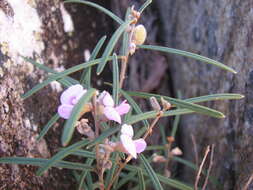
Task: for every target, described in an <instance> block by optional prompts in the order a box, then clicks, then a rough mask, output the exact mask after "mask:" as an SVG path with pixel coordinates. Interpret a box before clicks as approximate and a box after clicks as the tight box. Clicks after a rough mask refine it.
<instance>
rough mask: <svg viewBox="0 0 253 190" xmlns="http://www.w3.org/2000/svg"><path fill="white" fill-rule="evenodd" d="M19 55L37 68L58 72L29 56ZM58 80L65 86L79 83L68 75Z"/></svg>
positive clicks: (48, 71)
mask: <svg viewBox="0 0 253 190" xmlns="http://www.w3.org/2000/svg"><path fill="white" fill-rule="evenodd" d="M21 57H22V58H23V59H24V60H25V61H27V62H29V63H31V64H33V65H34V66H36V67H38V68H39V69H41V70H43V71H46V72H47V73H53V74H57V73H58V72H57V71H55V70H53V69H51V68H49V67H47V66H45V65H44V64H40V63H38V62H36V61H34V60H33V59H30V58H27V57H23V56H21ZM59 82H60V83H61V84H63V85H64V86H66V87H69V86H71V85H73V84H78V83H79V82H78V81H77V80H75V79H73V78H71V77H69V76H66V77H64V78H62V79H60V80H59Z"/></svg>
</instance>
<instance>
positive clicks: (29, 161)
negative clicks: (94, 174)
mask: <svg viewBox="0 0 253 190" xmlns="http://www.w3.org/2000/svg"><path fill="white" fill-rule="evenodd" d="M48 161H49V160H48V159H45V158H24V157H6V158H0V163H2V164H22V165H32V166H43V164H44V163H46V162H48ZM52 166H53V167H57V168H66V169H72V170H88V171H92V170H93V168H92V167H91V166H89V165H87V164H80V163H74V162H69V161H59V162H57V163H54V164H53V165H52Z"/></svg>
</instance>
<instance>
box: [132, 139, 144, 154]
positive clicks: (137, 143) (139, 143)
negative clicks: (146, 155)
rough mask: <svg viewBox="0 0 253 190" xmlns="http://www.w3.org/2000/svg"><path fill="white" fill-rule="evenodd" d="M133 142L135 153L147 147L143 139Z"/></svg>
mask: <svg viewBox="0 0 253 190" xmlns="http://www.w3.org/2000/svg"><path fill="white" fill-rule="evenodd" d="M134 144H135V148H136V152H137V153H141V152H143V151H144V150H145V149H146V147H147V143H146V141H145V140H144V139H137V140H134Z"/></svg>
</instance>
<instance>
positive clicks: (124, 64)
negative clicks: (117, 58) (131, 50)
mask: <svg viewBox="0 0 253 190" xmlns="http://www.w3.org/2000/svg"><path fill="white" fill-rule="evenodd" d="M127 62H128V55H126V56H125V58H124V59H122V64H121V65H122V66H121V69H120V80H119V87H120V88H122V86H123V83H124V80H125V75H126V70H127Z"/></svg>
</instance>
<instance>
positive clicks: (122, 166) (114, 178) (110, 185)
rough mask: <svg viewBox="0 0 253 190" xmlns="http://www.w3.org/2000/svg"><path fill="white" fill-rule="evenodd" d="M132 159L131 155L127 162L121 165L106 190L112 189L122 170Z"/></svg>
mask: <svg viewBox="0 0 253 190" xmlns="http://www.w3.org/2000/svg"><path fill="white" fill-rule="evenodd" d="M132 158H133V157H132V156H130V155H129V156H128V157H127V159H126V160H125V162H124V163H121V164H120V166H119V168H118V170H117V172H116V174H115V175H114V176H113V178H112V180H111V182H110V184H109V185H108V187H107V188H106V190H110V189H111V187H112V184H113V183H114V181H115V180H116V179H117V177H118V176H119V174H120V172H121V170H122V169H123V168H124V167H125V166H126V165H127V163H128V162H129V161H130V160H131V159H132Z"/></svg>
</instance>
